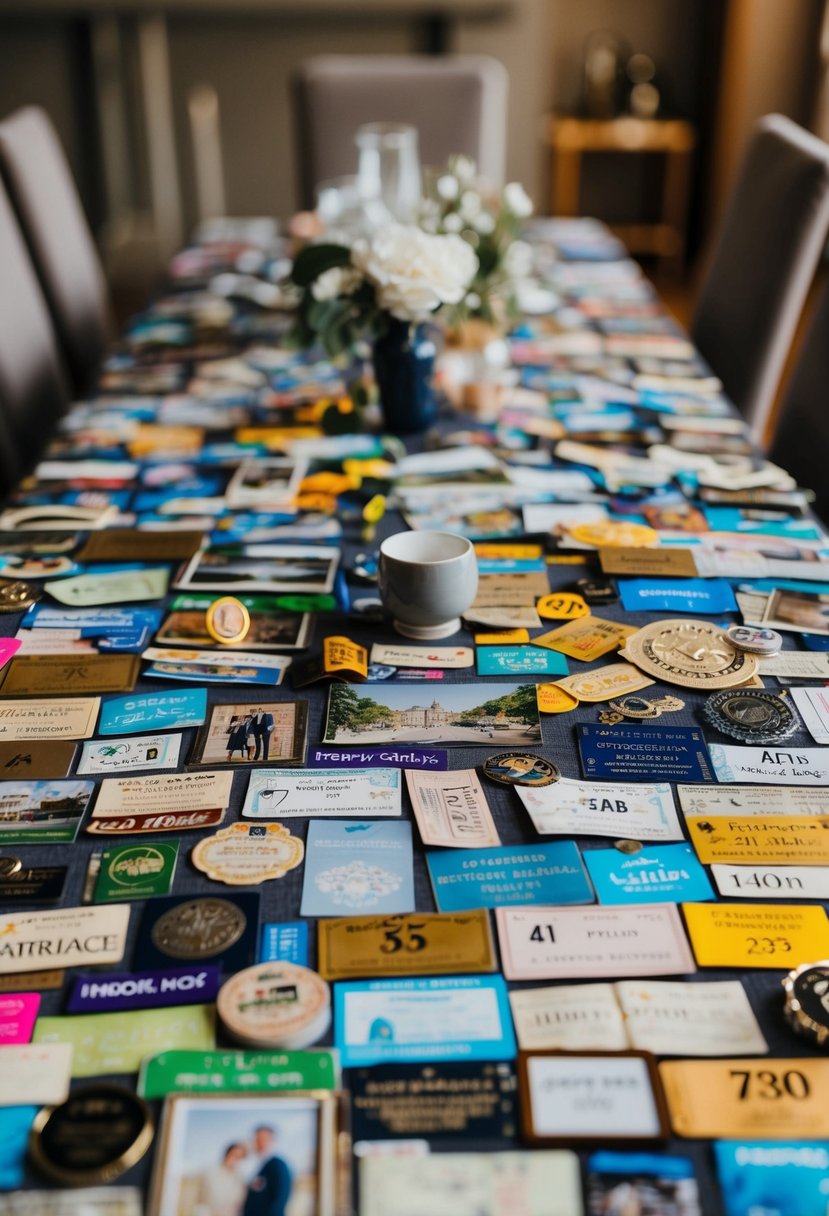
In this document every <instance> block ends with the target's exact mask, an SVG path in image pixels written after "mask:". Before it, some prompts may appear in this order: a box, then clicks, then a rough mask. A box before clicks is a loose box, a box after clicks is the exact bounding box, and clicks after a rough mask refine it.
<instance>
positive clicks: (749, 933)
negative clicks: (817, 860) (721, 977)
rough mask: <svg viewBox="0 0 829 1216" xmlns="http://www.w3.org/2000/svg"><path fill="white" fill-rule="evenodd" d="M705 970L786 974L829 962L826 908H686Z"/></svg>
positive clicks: (684, 905)
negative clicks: (765, 969)
mask: <svg viewBox="0 0 829 1216" xmlns="http://www.w3.org/2000/svg"><path fill="white" fill-rule="evenodd" d="M682 912H683V915H684V917H685V924H686V926H687V928H688V936H689V938H690V939H691V945H692V946H693V949H694V955H695V957H696V960H697V963H698V964H699V966H700V967H771V968H785V969H786V970H787V971H788V970H791V969H792V968H794V967H798V966H800V964H801V963H809V962H814V960H815V959H820V958H827V957H829V919H827V916H826V913H825V912H824V910H823V908H819V907H801V906H799V905H798V904H742V905H733V904H683V905H682Z"/></svg>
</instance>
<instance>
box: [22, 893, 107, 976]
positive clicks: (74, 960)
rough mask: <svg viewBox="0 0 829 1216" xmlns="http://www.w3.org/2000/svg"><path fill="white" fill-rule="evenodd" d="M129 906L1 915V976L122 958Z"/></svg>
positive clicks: (94, 963)
mask: <svg viewBox="0 0 829 1216" xmlns="http://www.w3.org/2000/svg"><path fill="white" fill-rule="evenodd" d="M129 919H130V909H129V905H127V904H113V905H112V906H110V907H108V908H59V909H55V910H54V911H49V912H15V913H14V914H13V915H10V916H2V917H0V975H15V974H17V973H19V972H26V971H40V970H42V968H43V966H44V964H51V966H52V967H57V968H60V969H61V970H63V969H65V968H67V967H91V966H99V965H103V964H105V963H120V961H121V959H122V958H123V957H124V946H125V944H126V940H127V925H128V924H129Z"/></svg>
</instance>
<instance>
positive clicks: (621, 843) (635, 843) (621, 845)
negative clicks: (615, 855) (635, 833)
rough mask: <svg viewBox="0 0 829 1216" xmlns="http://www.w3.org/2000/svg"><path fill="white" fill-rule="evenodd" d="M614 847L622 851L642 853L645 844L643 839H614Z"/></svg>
mask: <svg viewBox="0 0 829 1216" xmlns="http://www.w3.org/2000/svg"><path fill="white" fill-rule="evenodd" d="M613 847H614V849H618V850H619V852H620V853H630V854H631V855H632V854H633V853H641V852H642V850H643V849H644V847H645V846H644V845H643V844H642V842H641V840H614V842H613Z"/></svg>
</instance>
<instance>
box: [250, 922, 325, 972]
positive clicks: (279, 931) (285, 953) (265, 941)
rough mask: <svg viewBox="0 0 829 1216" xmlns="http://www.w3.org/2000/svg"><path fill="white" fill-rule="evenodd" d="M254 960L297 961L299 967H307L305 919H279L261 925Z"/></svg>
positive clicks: (306, 928) (260, 961) (271, 961)
mask: <svg viewBox="0 0 829 1216" xmlns="http://www.w3.org/2000/svg"><path fill="white" fill-rule="evenodd" d="M320 923H323V922H320ZM256 961H257V962H259V963H298V964H299V966H300V967H307V966H308V922H307V920H285V921H279V922H278V923H277V924H272V925H263V926H262V932H261V935H260V938H259V954H258V957H257V960H256Z"/></svg>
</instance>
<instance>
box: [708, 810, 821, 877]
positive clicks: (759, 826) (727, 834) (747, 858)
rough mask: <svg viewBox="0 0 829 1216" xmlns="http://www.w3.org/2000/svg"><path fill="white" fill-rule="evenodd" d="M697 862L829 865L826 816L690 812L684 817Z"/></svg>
mask: <svg viewBox="0 0 829 1216" xmlns="http://www.w3.org/2000/svg"><path fill="white" fill-rule="evenodd" d="M687 825H688V831H689V832H690V834H691V843H692V844H693V846H694V848H695V849H696V851H697V857H698V858H699V859H700V861H705V862H712V861H722V862H725V863H726V864H730V865H740V864H745V865H775V864H779V865H798V866H825V865H829V831H827V828H829V819H827V818H818V817H817V816H808V815H806V816H804V815H770V816H768V817H763V818H757V819H753V818H752V817H751V816H750V815H739V814H738V815H736V816H734V817H732V816H731V815H715V816H713V817H712V818H710V819H709V818H707V817H706V816H705V815H694V816H692V817H691V818H690V819H688V820H687Z"/></svg>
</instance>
